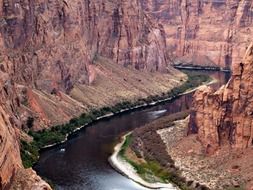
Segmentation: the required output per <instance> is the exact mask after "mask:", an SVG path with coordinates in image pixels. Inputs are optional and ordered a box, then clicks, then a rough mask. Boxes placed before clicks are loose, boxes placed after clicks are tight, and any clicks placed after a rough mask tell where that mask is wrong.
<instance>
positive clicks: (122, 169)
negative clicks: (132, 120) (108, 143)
mask: <svg viewBox="0 0 253 190" xmlns="http://www.w3.org/2000/svg"><path fill="white" fill-rule="evenodd" d="M129 135H131V133H128V134H126V135H124V136H123V137H122V139H121V142H120V143H119V144H117V145H116V146H115V147H114V153H113V154H112V156H111V157H110V158H109V162H110V164H111V166H112V167H113V168H114V169H115V170H116V171H118V172H119V173H121V174H122V175H125V176H126V177H128V178H129V179H131V180H133V181H134V182H136V183H139V184H140V185H142V186H144V187H147V188H150V189H164V190H178V188H177V187H175V186H174V185H172V184H166V183H159V182H156V183H149V182H147V181H145V180H143V179H142V178H141V177H140V176H139V175H138V174H137V172H136V169H135V168H134V167H133V166H132V165H131V164H129V163H128V161H127V160H125V159H124V158H123V157H122V155H121V156H120V152H121V151H122V148H123V146H124V144H125V143H126V140H127V137H128V136H129Z"/></svg>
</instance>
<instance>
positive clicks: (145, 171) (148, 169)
mask: <svg viewBox="0 0 253 190" xmlns="http://www.w3.org/2000/svg"><path fill="white" fill-rule="evenodd" d="M131 142H132V135H127V136H126V139H125V141H124V144H123V145H122V147H121V149H120V152H119V156H120V157H121V158H123V159H124V160H126V161H127V162H128V163H129V164H130V165H132V166H133V167H134V169H135V170H136V172H137V174H138V175H139V176H140V177H141V178H142V179H143V180H145V181H147V182H150V183H155V182H161V183H168V182H171V183H174V184H176V185H177V186H178V187H179V188H180V189H182V190H190V188H189V187H187V185H186V184H185V183H184V182H183V181H182V179H181V178H180V176H179V175H178V173H177V172H176V171H168V170H166V169H165V168H163V167H162V166H161V165H160V164H159V163H158V162H157V161H154V160H152V161H149V160H146V162H145V163H136V162H135V161H133V160H130V159H129V158H128V157H127V156H126V154H125V153H126V150H127V148H128V147H129V145H130V144H131Z"/></svg>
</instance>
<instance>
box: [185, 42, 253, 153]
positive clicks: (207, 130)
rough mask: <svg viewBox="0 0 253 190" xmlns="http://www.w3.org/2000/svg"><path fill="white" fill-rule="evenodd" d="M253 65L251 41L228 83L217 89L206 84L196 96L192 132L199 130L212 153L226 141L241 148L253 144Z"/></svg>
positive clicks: (191, 122) (190, 129)
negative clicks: (214, 89)
mask: <svg viewBox="0 0 253 190" xmlns="http://www.w3.org/2000/svg"><path fill="white" fill-rule="evenodd" d="M252 66H253V45H252V44H251V45H250V46H249V48H248V50H247V53H246V55H245V57H244V59H243V61H242V62H241V63H240V64H237V65H234V68H233V75H232V77H231V79H230V81H229V82H228V83H227V84H226V85H225V86H223V87H222V88H220V89H219V90H218V91H216V92H214V91H213V90H212V89H210V88H209V87H204V88H203V89H201V90H199V91H197V92H196V94H195V95H194V103H193V104H194V105H193V107H194V108H193V110H192V113H191V120H190V124H189V127H190V128H189V133H198V138H199V140H200V141H201V142H202V144H203V145H204V146H205V148H206V151H207V152H208V153H212V152H213V151H215V150H216V149H217V148H218V147H219V146H222V145H226V144H231V145H232V146H233V147H235V148H239V149H246V148H249V147H252V146H253V133H252V131H253V126H252V121H253V117H252V108H253V105H252V95H253V92H252V85H253V79H252V74H253V69H252V68H253V67H252Z"/></svg>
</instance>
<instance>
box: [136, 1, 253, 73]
mask: <svg viewBox="0 0 253 190" xmlns="http://www.w3.org/2000/svg"><path fill="white" fill-rule="evenodd" d="M141 3H142V6H143V8H144V10H145V12H146V13H147V14H148V15H150V16H151V17H152V18H154V19H156V20H157V21H158V22H161V23H162V24H163V26H164V28H165V33H166V39H167V44H168V47H167V48H168V55H170V59H171V62H172V63H174V64H176V65H178V64H179V65H180V64H186V63H187V64H188V65H198V66H206V67H207V66H215V65H218V66H219V67H222V68H225V69H230V68H232V66H233V65H236V64H239V63H240V62H241V60H242V58H243V56H244V53H245V51H246V48H247V46H248V45H249V44H250V42H251V36H252V34H253V13H252V8H253V3H252V1H251V0H242V1H239V0H205V1H204V0H142V1H141Z"/></svg>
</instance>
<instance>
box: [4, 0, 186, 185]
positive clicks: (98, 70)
mask: <svg viewBox="0 0 253 190" xmlns="http://www.w3.org/2000/svg"><path fill="white" fill-rule="evenodd" d="M164 37H165V32H164V30H163V28H162V27H161V26H159V25H157V24H155V23H154V22H152V20H151V19H150V18H149V17H148V16H147V15H146V14H145V13H143V11H142V10H141V8H140V4H139V1H137V0H134V1H127V0H121V1H116V0H112V1H106V0H55V1H49V0H46V1H45V0H38V1H34V0H21V1H16V0H0V113H1V115H0V152H1V154H0V189H9V188H10V187H12V188H14V189H15V188H18V189H30V188H35V187H36V189H43V188H44V189H47V188H49V187H48V186H47V185H46V186H45V183H44V182H42V181H40V180H41V179H40V178H36V177H35V176H36V175H35V174H34V173H33V174H31V175H30V174H29V173H31V171H30V170H23V169H22V164H21V159H20V156H19V139H20V136H21V135H20V134H22V130H28V126H27V122H28V121H29V119H30V118H34V122H33V123H32V126H30V127H32V128H33V129H34V130H39V129H42V128H45V127H48V126H51V125H55V124H59V123H63V122H66V121H67V120H69V119H70V118H72V117H75V116H78V115H79V114H80V113H82V112H85V111H87V110H89V109H91V108H94V107H95V108H96V107H99V106H100V107H101V106H104V105H106V103H108V102H109V103H110V104H114V103H116V102H118V101H120V100H122V99H124V98H125V99H130V98H139V97H147V96H148V95H152V94H158V93H160V92H163V91H164V92H165V91H167V90H168V89H170V88H172V87H173V86H176V85H178V84H180V83H182V81H183V80H184V79H185V76H184V75H181V74H180V73H179V72H177V71H175V70H173V69H172V68H170V67H169V66H168V65H167V56H166V54H165V51H164V50H165V49H166V41H165V38H164ZM101 57H106V58H101ZM137 70H140V71H143V72H138V71H137ZM157 71H159V72H161V73H163V74H162V75H161V76H160V74H158V73H157ZM149 72H150V73H149ZM171 73H173V74H171ZM177 75H180V76H179V77H178V76H177ZM161 79H162V80H161ZM106 81H107V82H106ZM146 84H148V85H147V86H145V85H146ZM149 84H150V85H149ZM157 86H158V88H157ZM123 87H124V88H123ZM120 89H121V90H120ZM122 89H126V90H127V91H122ZM94 97H96V98H99V99H97V100H99V101H96V102H95V101H94V99H93V98H94ZM55 113H57V116H56V115H55ZM25 173H26V174H27V175H25ZM22 176H23V177H22ZM29 176H33V177H32V178H34V180H35V181H36V183H34V182H33V180H32V179H28V177H29ZM26 177H27V178H26ZM33 183H34V184H33ZM13 184H14V185H13ZM32 185H35V186H34V187H33V186H32Z"/></svg>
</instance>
